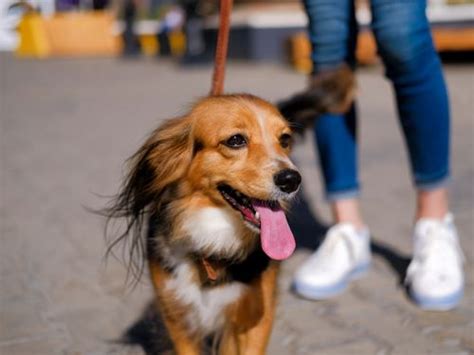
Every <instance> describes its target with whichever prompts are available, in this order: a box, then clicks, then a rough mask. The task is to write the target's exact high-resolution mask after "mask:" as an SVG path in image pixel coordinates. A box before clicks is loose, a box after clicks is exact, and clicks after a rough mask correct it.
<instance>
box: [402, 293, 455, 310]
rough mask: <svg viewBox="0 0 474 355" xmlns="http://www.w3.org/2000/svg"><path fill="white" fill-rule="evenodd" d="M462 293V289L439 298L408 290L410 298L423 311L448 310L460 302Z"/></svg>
mask: <svg viewBox="0 0 474 355" xmlns="http://www.w3.org/2000/svg"><path fill="white" fill-rule="evenodd" d="M463 295H464V289H461V290H459V291H457V292H455V293H453V294H451V295H448V296H445V297H441V298H432V297H426V296H421V295H418V294H416V293H415V292H413V291H411V290H410V297H411V299H412V300H413V301H414V302H415V303H416V304H417V305H418V306H419V307H420V308H421V309H423V310H425V311H449V310H451V309H453V308H455V307H456V306H457V305H458V304H459V302H461V299H462V297H463Z"/></svg>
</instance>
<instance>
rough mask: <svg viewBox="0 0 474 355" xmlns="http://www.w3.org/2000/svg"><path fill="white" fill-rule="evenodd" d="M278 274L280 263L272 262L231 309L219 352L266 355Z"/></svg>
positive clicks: (224, 354)
mask: <svg viewBox="0 0 474 355" xmlns="http://www.w3.org/2000/svg"><path fill="white" fill-rule="evenodd" d="M277 274H278V264H276V263H271V264H270V266H269V267H268V269H267V270H265V272H263V273H262V275H261V276H260V277H259V278H258V279H257V280H256V281H255V282H253V283H252V284H251V285H250V287H249V290H248V292H247V293H246V294H245V295H244V296H243V297H242V298H241V299H240V300H239V301H238V302H237V303H236V304H235V305H233V306H232V307H231V308H230V310H229V316H228V322H227V324H226V328H225V329H224V333H223V336H222V339H221V343H220V347H219V354H220V355H263V354H265V352H266V348H267V345H268V341H269V340H270V334H271V331H272V325H273V318H274V312H275V305H276V281H277Z"/></svg>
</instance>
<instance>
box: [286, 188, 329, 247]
mask: <svg viewBox="0 0 474 355" xmlns="http://www.w3.org/2000/svg"><path fill="white" fill-rule="evenodd" d="M288 223H289V224H290V227H291V230H292V231H293V234H294V236H295V239H296V248H297V249H309V250H311V251H313V250H316V249H317V248H318V246H319V244H321V241H322V240H323V238H324V235H325V234H326V232H327V230H328V228H329V226H327V225H325V224H323V222H321V220H320V219H319V218H318V217H317V216H315V215H314V213H313V211H312V210H311V208H310V206H309V203H308V201H307V199H306V197H305V194H304V186H302V187H301V190H300V192H299V194H298V196H297V198H296V200H295V202H294V203H293V204H292V206H291V209H290V212H289V213H288Z"/></svg>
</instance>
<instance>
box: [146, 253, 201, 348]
mask: <svg viewBox="0 0 474 355" xmlns="http://www.w3.org/2000/svg"><path fill="white" fill-rule="evenodd" d="M149 266H150V276H151V280H152V282H153V286H154V288H155V292H156V295H157V297H158V298H157V301H158V302H157V303H158V304H157V307H158V308H159V312H160V315H161V317H162V319H163V321H164V323H165V326H166V330H167V331H168V334H169V336H170V338H171V341H172V343H173V347H174V350H175V352H176V354H177V355H200V354H201V339H200V338H199V337H197V336H193V335H192V334H190V333H189V331H188V329H187V327H186V324H185V323H184V319H185V313H186V311H187V310H186V308H183V307H181V306H180V305H179V304H177V303H176V300H175V298H174V297H173V295H172V294H168V293H166V292H165V291H164V290H165V287H164V285H165V282H166V280H167V279H168V277H169V275H168V274H167V272H166V271H164V270H163V268H162V267H161V266H160V265H159V264H158V263H156V262H154V261H152V260H150V261H149Z"/></svg>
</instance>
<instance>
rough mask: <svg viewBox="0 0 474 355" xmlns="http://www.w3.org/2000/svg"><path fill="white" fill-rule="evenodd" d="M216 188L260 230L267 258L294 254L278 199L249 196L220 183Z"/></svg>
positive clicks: (288, 229)
mask: <svg viewBox="0 0 474 355" xmlns="http://www.w3.org/2000/svg"><path fill="white" fill-rule="evenodd" d="M218 189H219V192H220V193H221V195H222V197H223V198H224V200H226V201H227V203H228V204H229V205H230V206H231V207H232V208H234V209H235V210H237V211H239V212H240V213H241V215H242V218H243V219H244V221H245V222H247V224H249V225H250V228H251V229H253V230H255V231H256V232H259V234H260V243H261V245H262V250H263V251H264V252H265V253H266V254H267V255H268V256H269V257H270V258H272V259H275V260H283V259H286V258H288V257H289V256H290V255H291V254H292V253H293V251H294V250H295V247H296V243H295V239H294V237H293V234H292V233H291V230H290V227H289V225H288V222H287V220H286V216H285V212H284V211H283V209H282V208H281V207H280V204H279V203H278V202H277V201H262V200H258V199H255V198H251V197H249V196H246V195H244V194H243V193H241V192H240V191H237V190H236V189H234V188H232V187H230V186H229V185H227V184H220V185H219V186H218Z"/></svg>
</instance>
